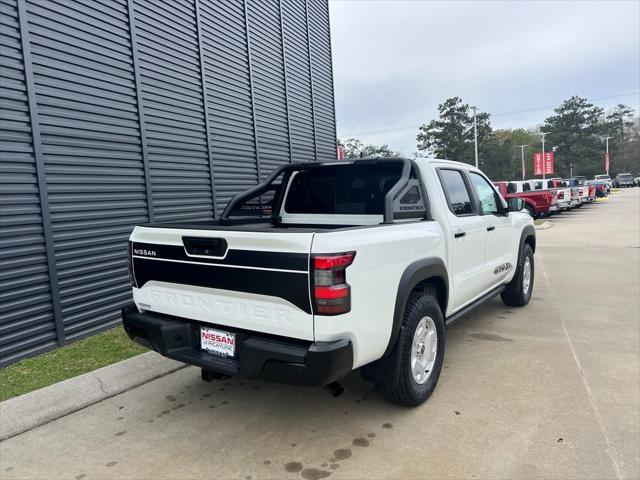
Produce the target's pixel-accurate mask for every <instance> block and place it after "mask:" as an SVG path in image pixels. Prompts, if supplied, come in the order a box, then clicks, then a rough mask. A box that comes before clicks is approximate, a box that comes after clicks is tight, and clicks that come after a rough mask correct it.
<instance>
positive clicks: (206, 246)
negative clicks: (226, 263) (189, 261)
mask: <svg viewBox="0 0 640 480" xmlns="http://www.w3.org/2000/svg"><path fill="white" fill-rule="evenodd" d="M182 243H183V244H184V249H185V250H186V252H187V255H198V256H204V257H224V256H225V255H226V253H227V247H228V245H227V241H226V240H225V239H224V238H198V237H182Z"/></svg>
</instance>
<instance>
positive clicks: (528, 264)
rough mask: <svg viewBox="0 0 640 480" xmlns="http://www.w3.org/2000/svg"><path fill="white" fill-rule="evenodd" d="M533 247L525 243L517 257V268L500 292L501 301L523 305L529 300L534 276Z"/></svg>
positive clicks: (512, 305) (515, 305) (518, 305)
mask: <svg viewBox="0 0 640 480" xmlns="http://www.w3.org/2000/svg"><path fill="white" fill-rule="evenodd" d="M534 273H535V269H534V262H533V249H532V248H531V245H529V244H528V243H525V244H524V246H523V247H522V255H521V256H520V258H519V259H518V270H516V274H515V275H514V277H513V280H511V282H509V284H508V285H507V288H506V290H505V291H504V292H502V293H501V294H500V296H501V297H502V301H503V302H504V303H505V304H506V305H509V306H511V307H524V306H525V305H526V304H527V303H529V300H531V293H532V292H533V278H534Z"/></svg>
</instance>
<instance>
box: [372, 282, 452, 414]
mask: <svg viewBox="0 0 640 480" xmlns="http://www.w3.org/2000/svg"><path fill="white" fill-rule="evenodd" d="M444 337H445V335H444V317H443V315H442V311H441V310H440V305H439V304H438V301H437V300H436V298H435V296H434V295H432V294H429V293H417V292H416V293H414V294H412V295H411V298H410V299H409V302H408V303H407V307H406V310H405V314H404V322H403V324H402V330H401V331H400V337H399V338H398V345H397V348H398V351H397V354H398V355H400V358H399V361H400V364H399V372H398V375H397V378H395V379H394V380H393V381H392V382H390V383H387V382H385V383H384V385H376V387H377V389H378V391H379V392H380V393H381V394H382V395H383V396H384V397H386V398H387V399H388V400H390V401H391V402H393V403H395V404H398V405H403V406H407V407H415V406H417V405H420V404H421V403H423V402H424V401H425V400H427V398H429V396H430V395H431V394H432V393H433V391H434V390H435V388H436V384H437V383H438V377H439V376H440V371H441V370H442V362H443V360H444ZM389 373H391V372H389Z"/></svg>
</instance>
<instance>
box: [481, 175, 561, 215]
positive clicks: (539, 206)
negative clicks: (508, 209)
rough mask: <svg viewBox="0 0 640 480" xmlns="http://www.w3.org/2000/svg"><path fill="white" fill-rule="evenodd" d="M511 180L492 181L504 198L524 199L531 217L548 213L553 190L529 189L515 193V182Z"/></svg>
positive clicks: (525, 206)
mask: <svg viewBox="0 0 640 480" xmlns="http://www.w3.org/2000/svg"><path fill="white" fill-rule="evenodd" d="M512 183H513V182H493V184H494V185H495V186H496V187H497V188H498V191H499V192H500V195H502V198H504V199H505V200H507V201H508V200H509V199H510V198H512V197H515V198H521V199H522V200H524V208H526V209H527V211H528V212H529V214H530V215H531V216H532V217H533V218H539V217H543V216H545V215H549V213H550V209H551V204H552V203H553V201H554V196H553V192H552V191H550V190H529V191H526V192H521V193H517V192H516V188H515V184H514V185H511V184H512Z"/></svg>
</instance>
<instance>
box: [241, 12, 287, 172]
mask: <svg viewBox="0 0 640 480" xmlns="http://www.w3.org/2000/svg"><path fill="white" fill-rule="evenodd" d="M279 12H280V8H279V4H278V0H251V1H248V2H247V15H248V22H249V44H250V46H251V67H252V68H251V71H252V74H253V94H254V106H255V107H254V108H255V115H256V130H257V135H258V151H259V153H260V175H261V176H262V179H264V178H266V177H267V176H269V174H270V173H271V172H272V171H273V170H275V169H276V168H277V167H279V166H281V165H284V164H286V163H289V162H290V152H289V126H288V121H287V92H286V89H285V72H284V58H283V49H282V35H281V33H280V13H279Z"/></svg>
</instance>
